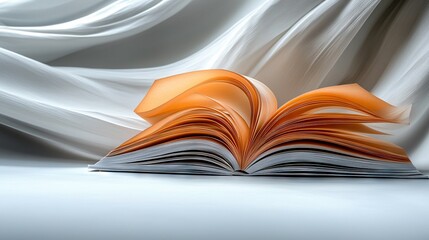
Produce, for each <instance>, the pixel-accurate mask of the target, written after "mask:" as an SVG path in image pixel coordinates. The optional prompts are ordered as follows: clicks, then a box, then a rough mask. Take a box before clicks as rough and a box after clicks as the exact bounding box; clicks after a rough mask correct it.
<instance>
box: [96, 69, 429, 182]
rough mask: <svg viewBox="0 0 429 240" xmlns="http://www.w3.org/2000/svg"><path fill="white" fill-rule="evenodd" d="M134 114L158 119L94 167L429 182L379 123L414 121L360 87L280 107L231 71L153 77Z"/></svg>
mask: <svg viewBox="0 0 429 240" xmlns="http://www.w3.org/2000/svg"><path fill="white" fill-rule="evenodd" d="M135 112H136V113H137V114H138V115H139V116H141V117H142V118H143V119H145V120H147V121H148V122H149V123H151V124H152V126H151V127H149V128H147V129H145V130H144V131H142V132H141V133H139V134H137V135H136V136H134V137H132V138H131V139H129V140H128V141H126V142H124V143H123V144H121V145H120V146H118V147H117V148H116V149H114V150H113V151H111V152H110V153H109V154H108V155H107V156H106V157H104V158H103V159H101V160H100V161H99V162H97V163H96V164H95V165H91V166H89V168H90V169H91V170H101V171H132V172H154V173H185V174H216V175H285V176H294V175H298V176H301V175H302V176H353V177H400V178H423V177H426V176H424V175H422V174H421V173H420V172H419V171H418V170H416V168H415V167H414V166H413V165H412V163H411V161H410V159H409V158H408V157H407V154H406V152H405V151H404V150H403V149H402V148H401V147H399V146H397V145H395V144H392V143H389V142H386V141H383V140H380V139H378V138H376V137H374V135H376V134H385V133H383V132H381V131H380V130H377V129H376V128H375V126H376V125H377V124H379V123H384V124H386V123H387V124H403V123H408V116H409V113H410V107H409V106H407V107H395V106H392V105H390V104H388V103H386V102H384V101H383V100H381V99H379V98H377V97H375V96H374V95H372V94H371V93H369V92H367V91H366V90H365V89H363V88H361V87H360V86H359V85H357V84H348V85H340V86H333V87H326V88H322V89H318V90H314V91H311V92H308V93H305V94H302V95H300V96H298V97H296V98H294V99H292V100H290V101H289V102H287V103H285V104H284V105H283V106H281V107H280V108H278V107H277V101H276V98H275V96H274V94H273V93H272V92H271V90H270V89H269V88H268V87H266V86H265V85H264V84H262V83H261V82H259V81H257V80H254V79H250V78H246V77H244V76H242V75H240V74H237V73H234V72H230V71H226V70H202V71H196V72H189V73H184V74H180V75H175V76H171V77H167V78H163V79H159V80H157V81H155V83H154V84H153V86H152V87H151V89H150V90H149V92H148V93H147V95H146V96H145V97H144V99H143V100H142V101H141V103H140V104H139V105H138V106H137V108H136V109H135Z"/></svg>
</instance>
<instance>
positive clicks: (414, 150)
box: [0, 0, 429, 169]
mask: <svg viewBox="0 0 429 240" xmlns="http://www.w3.org/2000/svg"><path fill="white" fill-rule="evenodd" d="M428 26H429V2H428V1H388V0H386V1H375V0H368V1H362V0H356V1H335V0H332V1H330V0H329V1H320V0H306V1H296V0H283V1H259V0H234V1H228V0H217V1H208V0H207V1H144V0H142V1H132V0H117V1H101V0H91V1H84V0H82V1H79V0H43V1H36V0H10V1H0V47H1V48H0V151H1V154H2V155H6V156H15V155H23V154H25V155H30V156H32V157H34V156H38V155H40V156H61V157H68V158H72V159H90V160H92V161H96V160H98V159H99V158H100V157H101V156H103V155H104V154H106V153H107V152H109V151H110V150H111V149H112V148H114V147H115V146H117V145H118V144H120V143H121V142H123V141H124V140H126V139H128V138H129V137H131V136H133V135H134V134H136V133H137V132H138V131H140V130H141V129H144V128H145V127H147V126H148V125H147V123H145V122H144V121H143V120H141V119H139V118H138V117H137V116H136V115H135V114H134V113H133V110H134V107H135V106H136V105H137V104H138V102H139V101H140V100H141V99H142V97H143V96H144V94H145V93H146V91H147V89H148V88H149V87H150V85H151V83H152V82H153V80H154V79H157V78H160V77H165V76H168V75H172V74H177V73H182V72H186V71H191V70H198V69H209V68H225V69H230V70H233V71H236V72H239V73H241V74H244V75H248V76H250V77H253V78H256V79H258V80H260V81H262V82H264V83H265V84H267V85H268V86H269V87H270V88H271V89H272V90H273V91H274V92H275V94H276V96H277V97H278V100H279V102H280V103H284V102H285V101H287V100H288V99H291V98H292V97H294V96H297V95H298V94H300V93H303V92H305V91H308V90H311V89H316V88H319V87H323V86H329V85H335V84H342V83H351V82H357V83H359V84H361V85H362V86H363V87H364V88H366V89H368V90H370V91H372V92H373V93H374V94H376V95H377V96H379V97H381V98H382V99H384V100H387V101H388V102H390V103H392V104H394V105H403V104H410V103H412V104H413V110H412V116H411V124H410V126H406V127H403V128H402V129H401V130H400V131H398V133H397V135H395V136H392V137H391V138H390V139H391V140H392V141H395V142H396V143H397V144H399V145H401V146H403V147H405V148H406V149H407V150H408V153H409V155H410V158H411V160H412V161H413V163H414V164H415V165H416V166H417V167H418V168H419V169H429V159H428V158H427V155H428V154H429V132H428V129H429V44H428V43H429V31H428V30H429V29H428ZM21 158H22V156H19V159H21ZM8 159H9V160H10V159H11V158H8ZM17 159H18V157H17ZM16 161H20V160H16Z"/></svg>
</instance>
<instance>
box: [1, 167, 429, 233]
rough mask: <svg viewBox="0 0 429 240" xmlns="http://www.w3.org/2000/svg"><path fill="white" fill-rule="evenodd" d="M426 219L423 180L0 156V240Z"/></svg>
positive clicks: (392, 226) (408, 227)
mask: <svg viewBox="0 0 429 240" xmlns="http://www.w3.org/2000/svg"><path fill="white" fill-rule="evenodd" d="M39 160H40V159H39ZM36 163H37V164H36ZM428 217H429V180H394V179H359V178H297V177H293V178H279V177H277V178H268V177H239V176H235V177H217V176H187V175H164V174H133V173H103V172H88V171H87V168H86V163H84V162H80V163H70V162H64V161H59V162H56V161H54V160H52V159H51V160H49V161H46V162H44V161H37V162H31V161H30V162H25V161H13V160H11V159H9V160H4V159H3V161H0V239H5V240H6V239H7V240H9V239H45V240H46V239H429V218H428Z"/></svg>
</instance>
